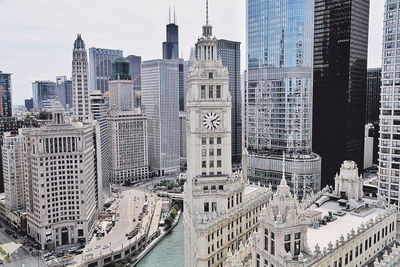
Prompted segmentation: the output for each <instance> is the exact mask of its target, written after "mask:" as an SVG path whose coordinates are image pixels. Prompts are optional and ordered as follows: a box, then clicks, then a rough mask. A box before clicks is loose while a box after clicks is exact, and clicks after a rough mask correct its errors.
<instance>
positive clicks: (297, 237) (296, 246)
mask: <svg viewBox="0 0 400 267" xmlns="http://www.w3.org/2000/svg"><path fill="white" fill-rule="evenodd" d="M300 237H301V235H300V232H298V233H295V234H294V239H295V241H294V255H295V256H297V255H299V254H300V247H301V246H300V245H301V241H300Z"/></svg>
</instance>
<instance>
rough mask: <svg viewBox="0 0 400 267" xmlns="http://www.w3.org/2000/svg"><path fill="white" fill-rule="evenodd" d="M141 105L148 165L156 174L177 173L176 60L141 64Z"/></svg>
mask: <svg viewBox="0 0 400 267" xmlns="http://www.w3.org/2000/svg"><path fill="white" fill-rule="evenodd" d="M141 76H142V106H143V107H145V108H146V114H147V118H148V128H149V129H148V144H149V164H150V168H151V170H152V171H153V173H155V174H156V175H160V176H163V175H167V174H174V173H178V172H179V170H180V160H179V147H180V146H179V135H180V133H179V132H180V131H179V129H180V127H179V61H178V60H162V59H158V60H150V61H144V62H143V63H142V75H141Z"/></svg>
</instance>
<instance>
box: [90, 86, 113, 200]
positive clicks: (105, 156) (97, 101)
mask: <svg viewBox="0 0 400 267" xmlns="http://www.w3.org/2000/svg"><path fill="white" fill-rule="evenodd" d="M107 109H108V108H107V104H106V100H105V97H104V95H103V94H102V93H101V92H100V91H90V110H91V114H92V116H93V119H94V120H96V121H97V122H98V126H99V127H98V128H99V131H98V132H96V134H98V135H99V138H100V147H96V150H99V151H96V152H99V153H101V176H102V180H103V181H102V187H103V194H105V195H110V171H109V169H110V166H109V165H110V154H109V143H108V142H109V132H108V124H107V113H108V112H107Z"/></svg>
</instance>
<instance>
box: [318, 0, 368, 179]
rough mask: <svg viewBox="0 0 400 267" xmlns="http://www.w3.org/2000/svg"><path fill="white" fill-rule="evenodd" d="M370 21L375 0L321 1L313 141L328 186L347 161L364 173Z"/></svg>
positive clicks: (319, 3)
mask: <svg viewBox="0 0 400 267" xmlns="http://www.w3.org/2000/svg"><path fill="white" fill-rule="evenodd" d="M368 20H369V1H365V0H351V1H348V0H339V1H337V0H316V1H315V21H314V25H315V26H314V27H315V29H314V33H315V35H314V92H313V101H314V104H313V120H312V126H313V127H312V136H313V140H312V141H313V150H314V151H315V152H316V153H317V154H319V155H320V156H321V157H322V186H325V185H327V184H330V185H331V184H332V183H333V180H332V177H334V175H335V173H336V171H337V170H336V169H337V166H339V165H340V163H341V162H342V161H343V159H349V160H354V161H355V162H356V163H357V165H358V167H359V169H360V170H363V160H364V124H365V95H366V88H367V53H368ZM327 140H329V142H327Z"/></svg>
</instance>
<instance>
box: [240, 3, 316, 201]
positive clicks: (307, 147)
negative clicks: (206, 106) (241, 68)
mask: <svg viewBox="0 0 400 267" xmlns="http://www.w3.org/2000/svg"><path fill="white" fill-rule="evenodd" d="M313 10H314V1H313V0H305V1H286V0H285V1H279V4H278V2H276V1H265V0H248V1H247V32H248V36H247V38H248V77H247V86H246V95H245V112H246V114H245V118H246V122H245V123H246V125H245V135H246V137H245V138H246V146H247V149H248V152H249V161H248V165H249V166H248V176H249V180H250V181H251V182H260V183H261V184H265V185H268V184H271V185H272V188H273V189H276V187H277V186H278V185H279V184H280V180H281V177H282V168H281V166H282V158H283V154H286V158H287V172H286V179H287V182H288V184H289V186H290V187H291V188H292V190H293V191H294V192H295V193H296V195H298V196H304V195H306V194H308V193H311V192H312V191H314V192H315V191H318V190H319V189H320V181H321V180H320V179H321V158H320V156H319V155H317V154H315V153H313V152H312V94H313V83H312V77H313V61H312V60H313V36H314V31H313V29H314V28H313V24H314V23H313V20H314V17H313ZM265 14H268V15H265ZM261 40H262V41H261Z"/></svg>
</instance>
